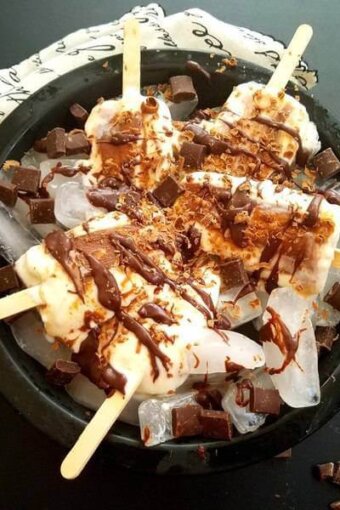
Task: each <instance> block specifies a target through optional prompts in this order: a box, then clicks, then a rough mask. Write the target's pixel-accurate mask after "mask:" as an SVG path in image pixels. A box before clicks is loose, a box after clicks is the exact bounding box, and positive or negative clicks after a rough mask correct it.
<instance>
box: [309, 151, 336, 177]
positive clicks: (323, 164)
mask: <svg viewBox="0 0 340 510" xmlns="http://www.w3.org/2000/svg"><path fill="white" fill-rule="evenodd" d="M313 163H314V165H315V167H316V171H317V173H318V174H319V176H320V177H322V178H323V179H330V178H331V177H334V176H335V175H336V174H337V173H339V172H340V161H339V160H338V158H337V157H336V155H335V154H334V152H333V150H332V149H331V148H328V149H325V150H324V151H322V152H320V153H319V154H317V155H316V156H314V158H313Z"/></svg>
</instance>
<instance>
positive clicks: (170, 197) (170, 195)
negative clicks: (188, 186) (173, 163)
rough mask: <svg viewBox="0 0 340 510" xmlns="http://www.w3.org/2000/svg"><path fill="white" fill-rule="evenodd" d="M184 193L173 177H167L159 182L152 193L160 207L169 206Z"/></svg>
mask: <svg viewBox="0 0 340 510" xmlns="http://www.w3.org/2000/svg"><path fill="white" fill-rule="evenodd" d="M182 193H184V190H183V189H182V188H181V187H180V186H179V184H178V183H177V182H176V181H175V179H174V178H173V177H170V176H169V177H167V178H166V179H165V180H164V181H163V182H161V184H159V185H158V186H157V188H156V189H155V190H153V192H152V194H153V196H154V197H155V198H156V200H158V202H159V203H160V204H161V206H162V207H171V206H172V205H174V203H175V202H176V200H177V198H178V197H179V196H180V195H181V194H182Z"/></svg>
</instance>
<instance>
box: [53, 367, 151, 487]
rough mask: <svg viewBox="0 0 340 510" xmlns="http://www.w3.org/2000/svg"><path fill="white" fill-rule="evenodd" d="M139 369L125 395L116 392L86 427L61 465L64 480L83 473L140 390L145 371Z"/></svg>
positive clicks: (132, 377)
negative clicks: (136, 392)
mask: <svg viewBox="0 0 340 510" xmlns="http://www.w3.org/2000/svg"><path fill="white" fill-rule="evenodd" d="M139 368H140V370H139V371H138V370H137V369H136V370H135V371H134V372H130V373H129V376H128V383H127V385H126V392H125V395H122V393H120V392H119V391H116V392H115V393H114V394H113V395H112V396H111V397H108V398H107V399H106V400H105V401H104V402H103V404H102V405H101V406H100V408H99V409H98V411H97V412H96V414H95V415H94V417H93V418H92V420H91V421H90V422H89V423H88V425H86V427H85V429H84V430H83V432H82V433H81V434H80V436H79V438H78V440H77V442H76V444H75V445H74V446H73V448H72V449H71V450H70V451H69V453H68V454H67V455H66V457H65V459H64V461H63V463H62V464H61V467H60V472H61V474H62V476H63V477H64V478H66V479H68V480H72V479H73V478H76V477H77V476H78V475H79V474H80V473H81V472H82V470H83V469H84V467H85V466H86V464H87V463H88V461H89V460H90V458H91V457H92V455H93V454H94V452H95V451H96V449H97V448H98V446H99V445H100V443H101V442H102V440H103V439H104V437H105V436H106V434H107V433H108V432H109V430H110V428H111V427H112V425H113V424H114V423H115V421H116V420H117V418H118V417H119V415H120V414H121V412H122V411H123V409H124V407H125V406H126V405H127V404H128V402H129V401H130V399H131V397H132V396H133V394H134V393H135V391H136V389H137V388H138V386H139V384H140V382H141V380H142V378H143V375H144V371H145V369H144V367H143V369H142V368H141V367H139Z"/></svg>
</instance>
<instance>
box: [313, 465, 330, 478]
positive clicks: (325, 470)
mask: <svg viewBox="0 0 340 510" xmlns="http://www.w3.org/2000/svg"><path fill="white" fill-rule="evenodd" d="M313 471H314V472H315V474H316V476H317V477H318V479H319V480H329V479H331V478H333V474H334V462H326V463H325V464H317V465H316V466H315V469H314V470H313Z"/></svg>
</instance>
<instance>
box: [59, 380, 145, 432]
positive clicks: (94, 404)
mask: <svg viewBox="0 0 340 510" xmlns="http://www.w3.org/2000/svg"><path fill="white" fill-rule="evenodd" d="M65 389H66V391H67V393H68V394H69V395H70V397H71V398H72V399H73V400H75V401H76V402H77V403H78V404H80V405H82V406H84V407H86V408H88V409H91V410H92V411H97V409H99V407H100V406H101V405H102V403H103V402H104V400H105V399H106V394H105V392H104V390H101V389H100V388H98V386H96V385H95V384H93V383H92V382H91V381H90V380H89V379H88V378H87V377H85V376H84V375H83V374H78V375H77V376H76V377H75V378H74V379H72V381H71V382H70V384H68V385H67V386H66V387H65ZM147 398H148V396H147V395H144V394H141V393H135V394H134V395H133V397H132V398H131V400H130V401H129V403H128V404H127V405H126V407H125V408H124V409H123V411H122V412H121V414H120V415H119V421H123V422H124V423H129V424H130V425H135V426H138V425H139V420H138V407H139V405H140V404H141V402H143V401H144V400H145V399H147Z"/></svg>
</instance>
